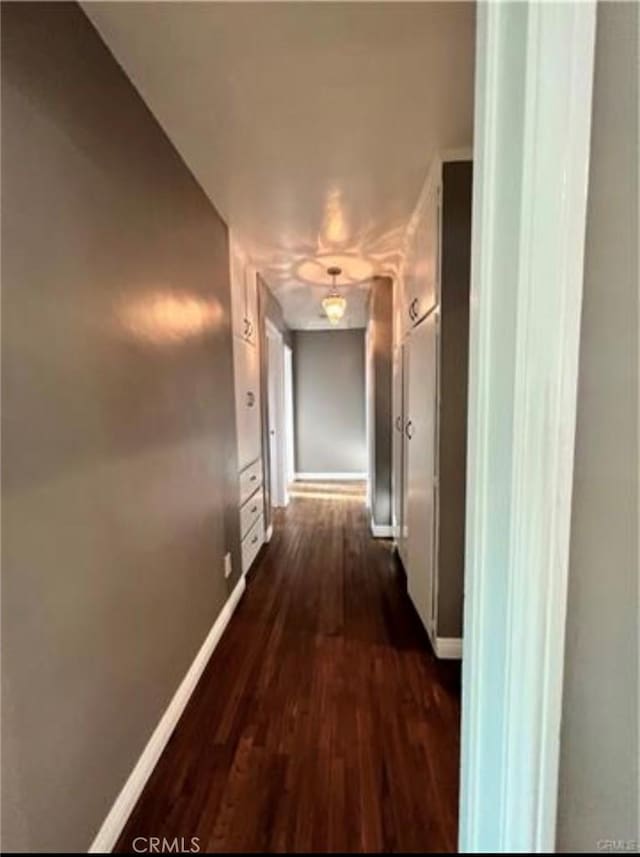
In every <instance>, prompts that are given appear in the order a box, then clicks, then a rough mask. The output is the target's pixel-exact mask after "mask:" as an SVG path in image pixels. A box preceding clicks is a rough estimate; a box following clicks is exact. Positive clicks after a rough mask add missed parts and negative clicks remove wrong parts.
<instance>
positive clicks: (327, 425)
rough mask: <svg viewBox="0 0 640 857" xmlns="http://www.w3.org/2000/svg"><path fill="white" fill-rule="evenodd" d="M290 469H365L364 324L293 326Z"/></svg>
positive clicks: (321, 470) (338, 470)
mask: <svg viewBox="0 0 640 857" xmlns="http://www.w3.org/2000/svg"><path fill="white" fill-rule="evenodd" d="M293 395H294V422H295V460H296V472H298V473H300V472H303V473H365V472H366V470H367V448H366V437H365V349H364V330H361V329H351V330H295V331H293Z"/></svg>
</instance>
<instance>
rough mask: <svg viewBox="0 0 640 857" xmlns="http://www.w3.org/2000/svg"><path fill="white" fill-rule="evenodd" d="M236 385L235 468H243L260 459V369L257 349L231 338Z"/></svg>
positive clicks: (241, 340) (243, 341) (240, 340)
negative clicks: (236, 437) (236, 464)
mask: <svg viewBox="0 0 640 857" xmlns="http://www.w3.org/2000/svg"><path fill="white" fill-rule="evenodd" d="M233 359H234V364H235V365H234V369H235V384H236V427H237V433H238V467H239V469H240V470H242V469H243V468H245V467H246V466H247V465H248V464H251V462H252V461H255V460H256V459H257V458H259V457H260V366H259V361H258V349H257V348H256V347H255V346H254V345H251V344H250V343H248V342H246V341H245V340H243V339H238V337H235V336H234V337H233Z"/></svg>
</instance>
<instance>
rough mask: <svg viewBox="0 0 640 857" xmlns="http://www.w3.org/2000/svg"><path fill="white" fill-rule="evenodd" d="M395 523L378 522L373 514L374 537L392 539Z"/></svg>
mask: <svg viewBox="0 0 640 857" xmlns="http://www.w3.org/2000/svg"><path fill="white" fill-rule="evenodd" d="M393 529H394V528H393V524H376V522H375V521H374V520H373V515H372V516H371V535H372V536H373V538H374V539H392V538H393Z"/></svg>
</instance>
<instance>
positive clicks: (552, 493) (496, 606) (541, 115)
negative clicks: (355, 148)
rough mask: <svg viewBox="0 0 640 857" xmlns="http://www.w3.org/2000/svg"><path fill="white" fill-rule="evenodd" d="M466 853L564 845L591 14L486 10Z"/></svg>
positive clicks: (588, 7)
mask: <svg viewBox="0 0 640 857" xmlns="http://www.w3.org/2000/svg"><path fill="white" fill-rule="evenodd" d="M476 8H477V42H476V93H475V96H476V97H475V133H474V138H475V139H474V193H473V197H474V201H473V237H472V283H471V319H470V337H471V340H470V365H469V433H468V465H467V512H466V559H465V565H466V580H465V620H464V661H463V702H462V759H461V765H462V767H461V805H460V833H459V848H460V851H463V852H486V851H498V852H541V851H553V850H554V848H555V823H556V810H557V791H558V765H559V740H560V718H561V706H562V684H563V661H564V631H565V622H566V592H567V577H568V560H569V532H570V517H571V492H572V482H573V453H574V436H575V414H576V398H577V381H578V350H579V339H580V311H581V302H582V274H583V255H584V237H585V223H586V203H587V187H588V167H589V143H590V124H591V89H592V80H593V56H594V34H595V3H594V2H593V0H585V2H581V3H566V4H546V3H536V2H522V3H480V4H478V5H477V7H476Z"/></svg>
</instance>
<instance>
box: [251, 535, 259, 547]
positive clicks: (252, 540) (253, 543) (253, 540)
mask: <svg viewBox="0 0 640 857" xmlns="http://www.w3.org/2000/svg"><path fill="white" fill-rule="evenodd" d="M257 541H258V537H257V536H254V537H253V538H252V539H251V544H252V545H255V543H256V542H257Z"/></svg>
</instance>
